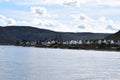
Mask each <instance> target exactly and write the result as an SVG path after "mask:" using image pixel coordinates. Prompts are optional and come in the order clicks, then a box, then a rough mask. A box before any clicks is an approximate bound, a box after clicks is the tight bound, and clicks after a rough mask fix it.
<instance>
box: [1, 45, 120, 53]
mask: <svg viewBox="0 0 120 80" xmlns="http://www.w3.org/2000/svg"><path fill="white" fill-rule="evenodd" d="M0 46H14V47H23V48H42V49H43V48H44V49H61V50H87V51H103V52H104V51H107V52H120V50H109V49H75V48H73V49H72V48H60V47H57V48H55V47H36V46H18V45H0Z"/></svg>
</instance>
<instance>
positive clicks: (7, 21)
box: [0, 15, 17, 26]
mask: <svg viewBox="0 0 120 80" xmlns="http://www.w3.org/2000/svg"><path fill="white" fill-rule="evenodd" d="M16 24H17V23H16V21H15V20H14V19H13V18H7V17H5V16H3V15H0V25H2V26H8V25H16Z"/></svg>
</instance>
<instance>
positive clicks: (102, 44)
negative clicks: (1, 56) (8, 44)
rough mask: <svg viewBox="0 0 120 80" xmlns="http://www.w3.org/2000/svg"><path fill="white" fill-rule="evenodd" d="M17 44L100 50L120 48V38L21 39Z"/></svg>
mask: <svg viewBox="0 0 120 80" xmlns="http://www.w3.org/2000/svg"><path fill="white" fill-rule="evenodd" d="M16 45H18V46H35V47H48V48H70V49H102V50H120V40H105V39H98V40H70V41H62V40H51V41H48V40H43V41H41V40H35V41H29V40H22V41H16Z"/></svg>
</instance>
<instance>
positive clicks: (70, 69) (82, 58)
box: [0, 46, 120, 80]
mask: <svg viewBox="0 0 120 80" xmlns="http://www.w3.org/2000/svg"><path fill="white" fill-rule="evenodd" d="M0 80H120V52H114V51H92V50H69V49H47V48H34V47H16V46H0Z"/></svg>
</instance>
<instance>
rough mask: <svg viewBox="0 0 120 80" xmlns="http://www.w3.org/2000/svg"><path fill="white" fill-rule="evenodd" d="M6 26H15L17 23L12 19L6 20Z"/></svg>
mask: <svg viewBox="0 0 120 80" xmlns="http://www.w3.org/2000/svg"><path fill="white" fill-rule="evenodd" d="M6 23H7V25H16V24H17V22H16V21H15V20H14V19H13V18H8V19H7V20H6Z"/></svg>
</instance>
